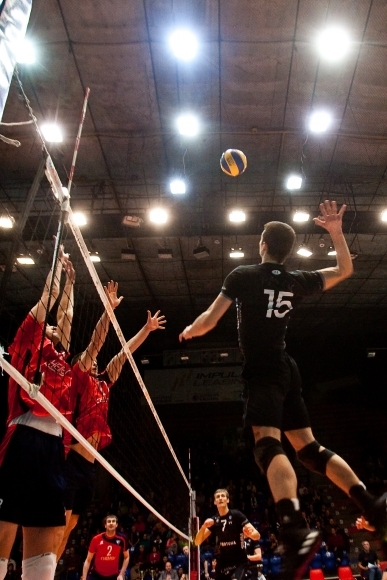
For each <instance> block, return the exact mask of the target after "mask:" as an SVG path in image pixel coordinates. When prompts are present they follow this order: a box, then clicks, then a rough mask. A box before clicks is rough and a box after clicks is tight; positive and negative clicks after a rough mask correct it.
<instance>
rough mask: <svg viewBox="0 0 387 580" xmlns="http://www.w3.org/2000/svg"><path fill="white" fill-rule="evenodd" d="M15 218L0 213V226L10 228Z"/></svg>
mask: <svg viewBox="0 0 387 580" xmlns="http://www.w3.org/2000/svg"><path fill="white" fill-rule="evenodd" d="M14 223H15V220H14V218H13V217H12V216H10V215H0V228H4V229H5V230H10V229H12V228H13V226H14Z"/></svg>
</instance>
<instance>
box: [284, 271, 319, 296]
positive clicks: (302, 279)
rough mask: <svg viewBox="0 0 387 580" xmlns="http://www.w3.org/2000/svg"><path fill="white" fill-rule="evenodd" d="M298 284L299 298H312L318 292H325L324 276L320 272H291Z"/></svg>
mask: <svg viewBox="0 0 387 580" xmlns="http://www.w3.org/2000/svg"><path fill="white" fill-rule="evenodd" d="M290 274H291V275H292V276H293V278H294V280H295V282H296V284H297V295H298V296H310V295H311V294H315V293H316V292H322V291H323V290H324V285H325V281H324V276H323V275H322V274H321V272H320V271H319V270H314V271H312V272H306V271H305V270H295V271H294V272H290Z"/></svg>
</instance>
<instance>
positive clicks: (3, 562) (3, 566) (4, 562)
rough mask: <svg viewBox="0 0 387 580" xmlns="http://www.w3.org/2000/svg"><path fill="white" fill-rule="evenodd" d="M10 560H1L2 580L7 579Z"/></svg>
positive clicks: (0, 578)
mask: <svg viewBox="0 0 387 580" xmlns="http://www.w3.org/2000/svg"><path fill="white" fill-rule="evenodd" d="M7 565H8V558H0V580H3V578H5V575H6V573H7Z"/></svg>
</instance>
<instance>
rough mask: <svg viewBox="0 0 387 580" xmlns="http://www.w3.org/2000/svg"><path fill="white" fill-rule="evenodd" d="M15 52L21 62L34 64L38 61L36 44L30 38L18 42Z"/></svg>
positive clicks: (17, 59) (17, 60)
mask: <svg viewBox="0 0 387 580" xmlns="http://www.w3.org/2000/svg"><path fill="white" fill-rule="evenodd" d="M15 53H16V62H18V63H19V64H33V63H34V62H35V61H36V51H35V46H34V45H33V44H32V42H31V41H30V40H27V39H23V40H22V41H21V42H20V43H18V45H17V48H16V50H15Z"/></svg>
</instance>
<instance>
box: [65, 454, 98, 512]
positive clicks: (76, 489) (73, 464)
mask: <svg viewBox="0 0 387 580" xmlns="http://www.w3.org/2000/svg"><path fill="white" fill-rule="evenodd" d="M65 479H66V488H65V495H64V502H65V507H66V510H71V511H72V512H73V514H75V515H79V514H81V513H82V512H83V511H84V510H85V509H86V508H87V506H88V505H89V503H90V500H91V496H92V494H93V488H94V480H95V467H94V463H91V461H88V460H87V459H85V458H84V457H82V455H80V454H79V453H78V452H77V451H74V450H73V449H70V451H69V453H68V455H67V457H66V463H65Z"/></svg>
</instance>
